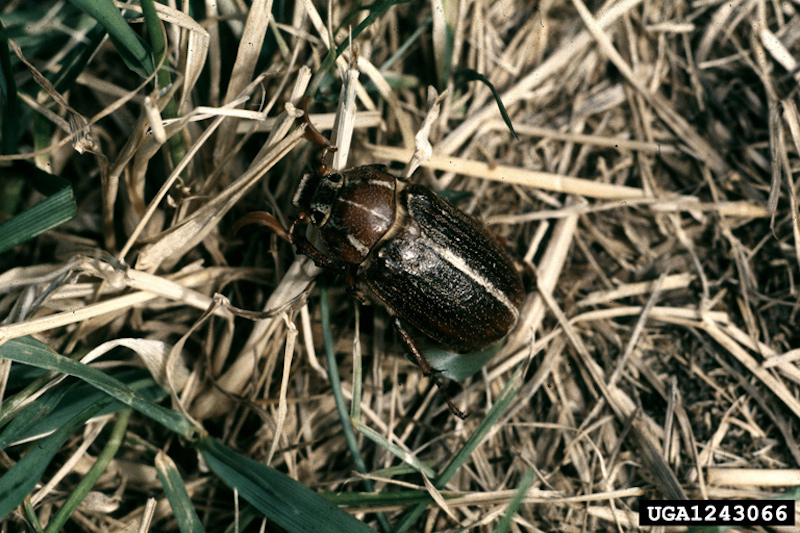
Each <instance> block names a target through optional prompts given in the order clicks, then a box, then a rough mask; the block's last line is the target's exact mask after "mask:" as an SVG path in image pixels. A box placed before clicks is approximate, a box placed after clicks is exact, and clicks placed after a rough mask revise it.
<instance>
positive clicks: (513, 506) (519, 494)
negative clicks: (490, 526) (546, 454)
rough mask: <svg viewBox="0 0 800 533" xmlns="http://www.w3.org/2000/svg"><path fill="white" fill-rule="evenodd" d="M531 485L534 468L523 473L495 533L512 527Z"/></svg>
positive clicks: (501, 532) (503, 532) (504, 531)
mask: <svg viewBox="0 0 800 533" xmlns="http://www.w3.org/2000/svg"><path fill="white" fill-rule="evenodd" d="M531 485H533V469H531V468H528V469H527V470H525V473H524V474H523V475H522V479H521V480H520V482H519V486H518V487H517V490H516V492H514V498H513V499H512V500H511V501H510V502H509V503H508V507H506V512H505V514H504V515H503V518H502V519H501V520H500V521H499V522H498V523H497V525H496V526H495V528H494V533H506V532H507V531H508V530H510V529H511V520H513V519H514V515H515V514H517V511H519V508H520V506H522V500H523V499H525V494H527V493H528V489H529V488H531Z"/></svg>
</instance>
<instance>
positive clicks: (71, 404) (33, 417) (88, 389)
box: [0, 365, 166, 450]
mask: <svg viewBox="0 0 800 533" xmlns="http://www.w3.org/2000/svg"><path fill="white" fill-rule="evenodd" d="M14 366H21V365H14ZM112 372H114V377H116V378H117V379H119V380H120V381H121V382H123V383H125V384H126V385H128V386H129V387H130V388H131V389H133V390H136V391H138V392H139V394H142V395H143V396H144V397H145V398H148V399H149V400H153V401H157V400H160V399H161V398H163V397H165V396H166V393H165V392H164V391H163V390H162V389H161V388H160V387H159V386H158V385H156V383H155V381H153V378H152V377H151V376H150V374H149V373H148V372H147V371H145V370H141V369H129V368H128V369H116V370H114V369H112V370H110V371H109V373H112ZM12 383H13V382H12ZM107 396H108V395H107V394H106V393H105V392H103V391H101V390H98V389H96V388H95V387H92V386H91V385H89V384H88V383H85V382H83V381H77V382H74V383H70V384H66V385H62V386H59V387H55V388H53V389H52V390H49V391H47V392H46V393H44V394H43V395H42V396H41V397H40V398H37V399H36V400H35V401H33V402H31V403H30V404H28V405H26V406H25V407H23V408H22V409H21V410H20V411H19V412H16V413H15V414H14V418H13V419H11V421H10V422H9V423H8V426H7V427H5V428H4V429H3V431H2V432H0V450H3V449H5V448H6V447H7V446H9V445H11V444H13V443H14V442H18V441H22V440H27V439H30V438H32V437H35V436H37V435H43V434H46V433H49V432H51V431H54V430H56V429H58V428H59V427H61V426H62V425H64V424H65V423H66V421H67V420H69V419H70V417H71V416H72V413H74V412H75V411H80V410H82V409H84V408H85V407H88V406H89V405H91V404H93V403H95V402H99V401H101V400H103V399H104V398H106V397H107ZM122 407H124V405H123V404H122V403H121V402H118V401H114V402H111V404H109V405H108V406H107V407H106V408H105V409H103V410H102V411H101V412H100V413H98V416H101V415H105V414H110V413H114V412H116V411H119V410H120V409H122Z"/></svg>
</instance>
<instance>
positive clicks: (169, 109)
mask: <svg viewBox="0 0 800 533" xmlns="http://www.w3.org/2000/svg"><path fill="white" fill-rule="evenodd" d="M141 3H142V13H143V14H144V22H145V25H146V26H147V34H148V36H149V37H150V44H151V47H152V48H153V57H154V60H155V62H156V64H158V63H161V59H162V58H164V61H163V63H161V68H159V69H158V74H156V82H157V85H158V88H159V89H166V88H168V87H170V86H171V85H172V75H171V74H170V70H169V61H168V60H167V59H166V55H167V43H166V41H165V40H164V27H163V26H162V24H161V19H159V18H158V14H157V13H156V6H155V4H154V2H153V0H142V1H141ZM162 115H163V117H164V118H165V119H174V118H178V104H176V103H175V98H174V97H171V98H170V99H169V102H167V105H166V107H164V111H163V112H162ZM169 150H170V158H171V160H172V164H173V165H176V166H177V165H178V163H180V161H181V159H183V157H184V156H185V155H186V147H185V146H184V144H183V136H182V135H181V134H180V133H176V134H175V135H173V136H172V137H170V138H169Z"/></svg>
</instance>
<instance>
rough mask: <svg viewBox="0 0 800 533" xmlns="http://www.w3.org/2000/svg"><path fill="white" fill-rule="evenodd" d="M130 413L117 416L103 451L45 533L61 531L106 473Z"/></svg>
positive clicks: (123, 411)
mask: <svg viewBox="0 0 800 533" xmlns="http://www.w3.org/2000/svg"><path fill="white" fill-rule="evenodd" d="M131 412H132V411H131V409H123V410H122V411H120V413H119V414H118V415H117V420H116V422H115V423H114V427H113V428H112V430H111V435H110V436H109V438H108V442H107V443H106V445H105V447H104V448H103V451H101V452H100V455H98V456H97V460H96V461H95V462H94V464H93V465H92V467H91V468H90V469H89V471H88V472H87V473H86V475H85V476H83V478H82V479H81V480H80V481H79V482H78V484H77V485H75V487H74V488H73V489H72V492H70V494H69V496H68V497H67V499H66V500H65V501H64V504H63V505H62V506H61V508H60V509H59V510H58V512H57V513H56V515H55V516H54V517H53V519H52V520H50V522H49V523H48V524H47V527H46V528H45V530H44V531H45V533H58V532H59V531H61V528H62V527H64V524H66V523H67V520H69V517H70V516H72V513H73V512H74V511H75V509H77V508H78V505H80V503H81V502H82V501H83V499H84V498H85V497H86V495H87V494H88V493H89V491H90V490H92V487H94V485H95V483H97V480H98V479H100V476H101V475H102V474H103V472H105V471H106V468H107V467H108V463H110V462H111V459H113V458H114V456H115V455H116V454H117V451H118V450H119V447H120V445H121V444H122V439H123V437H124V436H125V429H126V428H127V427H128V420H130V418H131Z"/></svg>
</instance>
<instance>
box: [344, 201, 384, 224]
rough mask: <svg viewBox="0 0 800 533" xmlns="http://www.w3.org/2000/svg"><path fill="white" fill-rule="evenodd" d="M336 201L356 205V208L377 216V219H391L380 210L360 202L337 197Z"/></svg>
mask: <svg viewBox="0 0 800 533" xmlns="http://www.w3.org/2000/svg"><path fill="white" fill-rule="evenodd" d="M338 201H339V202H344V203H346V204H347V205H352V206H353V207H357V208H359V209H361V210H362V211H366V212H367V213H369V214H370V215H372V216H374V217H377V218H379V219H381V220H383V221H386V222H391V219H389V217H387V216H386V215H384V214H383V213H381V212H380V211H377V210H375V209H372V208H370V207H367V206H365V205H364V204H360V203H358V202H354V201H352V200H345V199H344V198H339V199H338Z"/></svg>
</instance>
